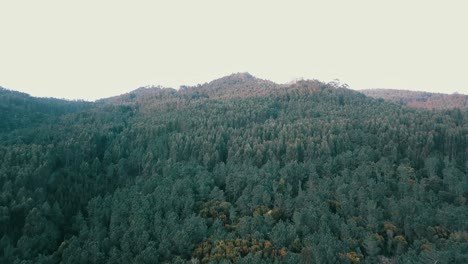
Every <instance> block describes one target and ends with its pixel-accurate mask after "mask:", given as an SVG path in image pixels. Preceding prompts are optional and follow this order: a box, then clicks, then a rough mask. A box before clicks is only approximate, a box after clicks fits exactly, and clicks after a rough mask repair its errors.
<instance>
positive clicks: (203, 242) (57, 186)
mask: <svg viewBox="0 0 468 264" xmlns="http://www.w3.org/2000/svg"><path fill="white" fill-rule="evenodd" d="M18 96H19V95H18ZM21 96H23V95H21ZM4 98H6V97H3V96H2V97H0V100H2V99H4ZM26 98H27V100H30V101H31V103H32V104H33V105H36V104H42V103H44V102H45V104H46V106H48V105H51V106H54V107H52V108H51V109H53V110H52V114H41V117H42V119H41V120H40V121H38V122H33V121H31V122H29V121H25V122H24V123H21V124H22V125H21V128H20V129H14V130H10V131H11V133H10V132H8V133H7V132H5V133H4V134H3V136H2V137H0V160H1V161H2V162H1V163H0V186H1V193H0V249H1V250H0V263H385V262H386V263H392V262H395V263H434V262H437V263H468V253H467V252H468V222H467V221H466V219H467V218H468V205H467V199H468V177H467V170H468V163H467V160H468V122H466V120H468V112H467V111H465V110H444V111H439V110H434V111H425V110H420V109H412V108H408V107H403V106H401V105H398V104H394V103H388V102H385V101H383V100H376V99H373V98H370V97H367V96H365V95H363V94H361V93H359V92H356V91H353V90H349V89H346V88H344V87H338V86H334V85H331V84H325V83H320V82H318V81H314V80H312V81H310V80H309V81H299V82H296V83H294V84H290V85H279V84H275V83H273V82H270V81H267V80H261V79H258V78H256V77H254V76H252V75H250V74H248V73H240V74H233V75H230V76H226V77H223V78H220V79H217V80H214V81H212V82H208V83H205V84H201V85H198V86H194V87H183V88H182V89H180V90H175V89H170V88H162V87H146V88H140V89H137V90H135V91H132V92H130V93H128V94H124V95H120V96H116V97H112V98H107V99H102V100H99V101H97V102H96V103H91V105H90V106H86V107H89V108H80V107H78V108H77V107H76V105H75V102H67V101H60V105H61V106H62V105H63V106H64V108H61V107H58V108H57V107H55V105H56V102H55V101H43V100H44V99H40V98H33V97H26ZM23 108H24V107H23V106H22V104H21V102H13V103H12V104H11V105H9V106H8V107H6V108H5V109H6V111H9V112H8V113H11V112H12V111H13V110H15V109H23ZM77 109H79V111H77ZM20 113H21V120H34V118H35V114H34V112H32V111H29V112H28V111H22V112H20ZM29 114H31V115H32V116H29ZM3 117H4V116H3V115H2V118H3ZM15 120H16V119H15ZM9 129H12V128H11V127H10V128H9ZM18 138H22V140H17V139H18Z"/></svg>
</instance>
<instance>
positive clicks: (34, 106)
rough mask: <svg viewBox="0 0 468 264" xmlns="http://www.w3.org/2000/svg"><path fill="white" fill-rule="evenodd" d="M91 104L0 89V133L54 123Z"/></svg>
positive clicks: (85, 108)
mask: <svg viewBox="0 0 468 264" xmlns="http://www.w3.org/2000/svg"><path fill="white" fill-rule="evenodd" d="M91 105H92V104H91V103H89V102H84V101H67V100H60V99H54V98H35V97H32V96H30V95H28V94H25V93H21V92H16V91H12V90H8V89H5V88H3V87H0V116H1V118H0V133H5V132H11V131H12V130H15V129H19V128H30V127H33V126H36V125H39V124H44V123H46V122H54V121H56V120H57V118H58V117H60V116H63V115H65V114H69V113H73V112H77V111H82V110H87V109H89V108H90V107H91Z"/></svg>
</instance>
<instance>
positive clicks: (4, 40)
mask: <svg viewBox="0 0 468 264" xmlns="http://www.w3.org/2000/svg"><path fill="white" fill-rule="evenodd" d="M466 10H468V2H467V1H463V0H459V1H457V0H447V1H439V0H438V1H431V0H426V1H419V0H412V1H403V0H393V1H376V0H355V1H349V0H343V1H338V0H328V1H311V0H309V1H295V0H288V1H275V0H269V1H263V0H256V1H245V0H236V1H227V0H198V1H193V0H192V1H181V0H172V1H157V0H147V1H145V0H133V1H120V0H112V1H107V0H99V1H96V0H94V1H91V0H80V1H63V0H42V1H37V0H30V1H28V0H22V1H1V2H0V86H3V87H5V88H8V89H12V90H17V91H22V92H26V93H29V94H31V95H33V96H41V97H57V98H66V99H85V100H95V99H98V98H103V97H109V96H114V95H118V94H122V93H126V92H129V91H131V90H134V89H136V88H138V87H141V86H146V85H161V86H165V87H173V88H178V87H179V86H180V85H196V84H199V83H205V82H209V81H211V80H213V79H216V78H220V77H222V76H225V75H229V74H231V73H236V72H249V73H251V74H252V75H254V76H256V77H259V78H262V79H268V80H272V81H274V82H277V83H286V82H289V81H291V80H294V79H298V78H304V79H318V80H322V81H325V82H328V81H331V80H334V79H339V80H340V82H341V83H346V84H348V85H349V86H350V87H351V88H353V89H366V88H393V89H409V90H422V91H430V92H443V93H453V92H459V93H464V94H468V66H467V63H468V48H467V47H468V34H467V26H468V16H467V15H466Z"/></svg>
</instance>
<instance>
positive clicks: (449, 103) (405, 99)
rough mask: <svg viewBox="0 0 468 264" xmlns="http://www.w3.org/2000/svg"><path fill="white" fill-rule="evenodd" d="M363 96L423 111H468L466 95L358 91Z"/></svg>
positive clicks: (401, 91) (402, 91)
mask: <svg viewBox="0 0 468 264" xmlns="http://www.w3.org/2000/svg"><path fill="white" fill-rule="evenodd" d="M360 92H362V93H363V94H365V95H367V96H370V97H373V98H382V99H384V100H387V101H390V102H394V103H398V104H403V105H407V106H410V107H416V108H425V109H455V108H459V109H468V95H463V94H441V93H428V92H417V91H407V90H393V89H369V90H360Z"/></svg>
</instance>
